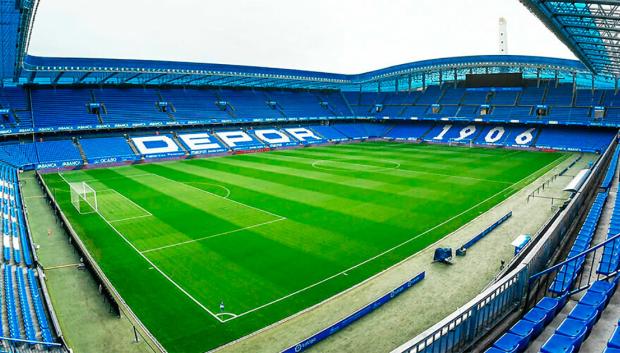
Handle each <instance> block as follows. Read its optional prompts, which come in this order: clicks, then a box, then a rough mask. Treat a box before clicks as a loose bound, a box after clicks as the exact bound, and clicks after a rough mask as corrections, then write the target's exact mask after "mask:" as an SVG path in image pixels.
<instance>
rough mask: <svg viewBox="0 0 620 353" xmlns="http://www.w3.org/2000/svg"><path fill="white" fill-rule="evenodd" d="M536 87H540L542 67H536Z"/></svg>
mask: <svg viewBox="0 0 620 353" xmlns="http://www.w3.org/2000/svg"><path fill="white" fill-rule="evenodd" d="M536 88H540V67H538V68H536Z"/></svg>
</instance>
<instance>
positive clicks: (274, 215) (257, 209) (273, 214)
mask: <svg viewBox="0 0 620 353" xmlns="http://www.w3.org/2000/svg"><path fill="white" fill-rule="evenodd" d="M149 175H152V176H156V177H159V178H162V179H165V180H168V181H171V182H173V183H177V184H181V185H185V186H187V187H189V188H192V189H195V190H198V191H201V192H204V193H205V194H209V195H211V196H214V197H217V198H220V199H223V200H227V201H230V202H232V203H236V204H237V205H241V206H244V207H247V208H251V209H253V210H255V211H259V212H262V213H266V214H268V215H271V216H273V217H276V218H284V219H286V217H284V216H280V215H279V214H275V213H273V212H269V211H267V210H263V209H261V208H258V207H254V206H250V205H248V204H245V203H243V202H239V201H236V200H233V199H231V198H229V197H224V196H221V195H218V194H214V193H212V192H210V191H207V190H204V189H201V188H198V187H195V186H193V185H190V184H189V183H184V182H182V181H178V180H174V179H170V178H168V177H165V176H163V175H159V174H155V173H150V174H149ZM196 176H197V177H201V176H200V175H196ZM193 183H195V182H193Z"/></svg>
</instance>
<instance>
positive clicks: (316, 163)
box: [312, 158, 511, 184]
mask: <svg viewBox="0 0 620 353" xmlns="http://www.w3.org/2000/svg"><path fill="white" fill-rule="evenodd" d="M346 160H347V158H336V159H317V160H315V161H314V162H312V167H313V168H316V169H323V170H327V171H345V172H346V171H352V172H354V171H356V170H347V169H339V168H333V169H330V168H326V167H324V166H321V165H320V162H336V163H343V164H350V165H356V166H360V167H363V166H367V167H374V166H372V165H366V164H358V163H350V162H347V161H346ZM387 162H389V163H394V167H379V169H368V170H367V171H368V172H375V173H385V172H389V171H391V170H402V171H404V172H411V173H418V174H428V175H435V176H442V177H446V178H457V179H467V180H476V181H483V182H487V183H497V184H511V183H510V182H509V181H501V180H491V179H482V178H475V177H468V176H462V175H452V174H442V173H435V172H426V171H422V170H413V169H406V168H401V165H400V163H397V162H393V161H387Z"/></svg>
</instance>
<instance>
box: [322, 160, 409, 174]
mask: <svg viewBox="0 0 620 353" xmlns="http://www.w3.org/2000/svg"><path fill="white" fill-rule="evenodd" d="M320 162H335V163H343V164H349V165H356V166H358V167H365V168H367V170H366V171H368V172H376V173H379V172H382V171H387V170H392V169H398V168H400V163H398V162H392V161H387V162H388V163H393V164H394V165H393V166H391V167H378V166H374V165H370V164H360V163H350V162H346V161H341V160H338V159H317V160H316V161H314V162H312V167H313V168H316V169H322V170H327V171H352V172H354V171H355V170H347V169H338V168H337V167H335V168H329V167H324V166H321V165H319V164H320ZM372 167H376V169H371V168H372Z"/></svg>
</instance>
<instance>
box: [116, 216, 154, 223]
mask: <svg viewBox="0 0 620 353" xmlns="http://www.w3.org/2000/svg"><path fill="white" fill-rule="evenodd" d="M145 217H153V215H152V214H144V215H142V216H133V217H127V218H121V219H112V220H110V223H112V222H124V221H130V220H133V219H138V218H145Z"/></svg>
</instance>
